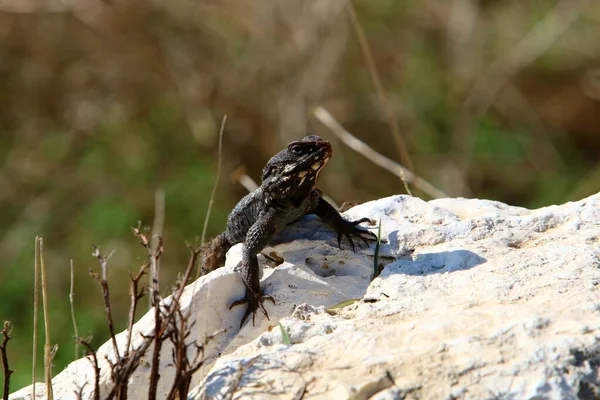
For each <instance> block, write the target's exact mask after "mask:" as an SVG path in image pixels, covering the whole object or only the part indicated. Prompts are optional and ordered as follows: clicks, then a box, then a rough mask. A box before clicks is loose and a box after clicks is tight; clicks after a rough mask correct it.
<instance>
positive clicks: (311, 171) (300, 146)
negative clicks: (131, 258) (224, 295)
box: [201, 136, 377, 327]
mask: <svg viewBox="0 0 600 400" xmlns="http://www.w3.org/2000/svg"><path fill="white" fill-rule="evenodd" d="M331 154H332V150H331V144H330V143H329V142H328V141H327V140H324V139H321V138H320V137H318V136H307V137H305V138H303V139H302V140H299V141H296V142H292V143H290V144H289V145H288V146H287V148H285V149H284V150H282V151H280V152H279V153H277V154H276V155H275V156H273V157H272V158H271V159H270V160H269V162H268V163H267V165H266V166H265V168H264V169H263V174H262V184H261V186H260V187H259V188H258V189H256V190H255V191H254V192H252V193H250V194H248V195H246V196H245V197H244V198H243V199H242V200H240V202H239V203H238V204H237V205H236V206H235V208H234V209H233V210H232V211H231V213H230V214H229V217H228V218H227V228H226V229H225V232H223V233H221V234H220V235H218V236H217V237H215V238H214V239H213V240H212V241H211V242H210V243H209V244H208V245H207V248H206V251H205V252H204V254H203V256H202V264H201V265H202V273H203V274H207V273H208V272H210V271H212V270H214V269H216V268H218V267H220V266H222V265H223V264H224V263H225V254H226V253H227V251H228V250H229V249H230V248H231V246H233V245H235V244H237V243H242V242H243V243H244V246H243V250H242V267H241V275H242V280H243V281H244V284H245V285H246V296H245V298H244V299H242V300H239V301H236V302H234V303H233V304H232V305H231V306H230V309H231V308H232V307H234V306H236V305H240V304H247V305H248V308H247V309H246V313H245V314H244V317H243V318H242V322H241V323H240V327H241V326H242V325H243V324H244V321H245V320H246V318H248V316H249V315H250V314H252V323H253V324H254V318H255V315H256V310H257V309H258V308H260V309H261V310H262V312H263V313H264V314H265V316H266V317H267V319H269V315H268V313H267V310H266V309H265V307H264V305H263V302H264V301H265V300H270V301H272V302H273V304H275V301H274V300H273V297H271V296H268V295H264V294H263V293H262V291H261V289H260V282H259V276H258V275H259V268H258V260H257V258H256V256H257V254H258V253H259V252H260V251H261V250H262V249H264V248H265V247H266V246H267V244H268V243H269V240H270V239H271V238H272V237H273V235H274V234H275V233H277V232H279V231H281V230H282V229H284V228H285V227H286V226H287V225H288V224H290V223H291V222H293V221H295V220H297V219H298V218H300V217H301V216H303V215H305V214H316V215H317V216H319V217H320V218H321V219H322V220H323V221H324V222H325V223H326V224H327V225H329V226H330V227H331V228H332V229H333V230H334V231H336V232H337V234H338V236H337V239H338V246H340V247H341V241H342V236H345V237H346V238H347V239H348V241H349V242H350V245H351V246H352V249H353V250H354V241H353V240H352V237H353V236H355V237H358V238H360V239H362V240H363V241H365V243H367V239H373V240H376V239H377V237H376V236H375V235H374V234H373V233H372V232H369V231H368V230H366V229H364V228H362V227H360V226H357V225H358V224H360V223H363V222H368V221H369V219H368V218H361V219H359V220H357V221H348V220H346V219H344V218H343V217H342V216H341V215H340V213H339V212H338V211H337V210H336V209H335V208H334V207H333V206H332V205H331V204H329V203H328V202H327V201H325V200H324V199H323V197H322V196H321V192H320V191H319V190H318V189H316V188H315V184H316V182H317V178H318V177H319V173H320V172H321V170H322V169H323V167H324V166H325V164H326V163H327V161H328V160H329V158H330V157H331Z"/></svg>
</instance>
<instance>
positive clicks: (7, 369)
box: [0, 321, 15, 399]
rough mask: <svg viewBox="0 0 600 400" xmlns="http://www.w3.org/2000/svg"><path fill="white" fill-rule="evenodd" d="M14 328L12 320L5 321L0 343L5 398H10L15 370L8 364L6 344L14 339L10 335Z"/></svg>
mask: <svg viewBox="0 0 600 400" xmlns="http://www.w3.org/2000/svg"><path fill="white" fill-rule="evenodd" d="M11 330H12V326H11V324H10V321H4V328H2V336H3V337H4V338H3V339H2V344H1V345H0V353H2V370H3V371H4V394H3V396H2V398H3V399H8V394H9V393H10V376H11V375H12V373H13V372H15V371H13V370H12V369H10V367H9V366H8V355H7V354H6V346H7V345H8V341H9V340H10V339H12V337H11V336H10V332H11Z"/></svg>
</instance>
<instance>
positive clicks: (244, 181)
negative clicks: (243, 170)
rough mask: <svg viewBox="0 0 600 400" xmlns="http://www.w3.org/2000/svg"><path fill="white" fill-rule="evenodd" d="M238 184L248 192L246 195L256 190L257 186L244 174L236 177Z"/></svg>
mask: <svg viewBox="0 0 600 400" xmlns="http://www.w3.org/2000/svg"><path fill="white" fill-rule="evenodd" d="M237 180H238V183H239V184H240V185H242V186H243V187H244V189H246V190H247V191H248V193H252V192H254V191H255V190H256V189H258V184H257V183H256V182H254V179H252V178H250V177H249V176H248V175H246V174H240V176H239V177H238V179H237Z"/></svg>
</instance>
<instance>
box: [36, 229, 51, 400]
mask: <svg viewBox="0 0 600 400" xmlns="http://www.w3.org/2000/svg"><path fill="white" fill-rule="evenodd" d="M37 244H38V247H39V250H38V251H39V256H40V267H41V269H40V270H41V278H42V304H43V308H44V332H45V336H46V343H45V344H44V375H45V378H46V390H47V393H46V395H47V396H48V400H53V399H54V393H53V391H52V357H53V354H52V352H53V351H52V349H53V346H52V343H51V340H50V315H49V310H48V279H47V276H48V275H47V271H46V262H45V260H44V239H43V238H41V237H38V240H37Z"/></svg>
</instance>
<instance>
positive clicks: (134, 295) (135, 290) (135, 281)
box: [123, 264, 148, 359]
mask: <svg viewBox="0 0 600 400" xmlns="http://www.w3.org/2000/svg"><path fill="white" fill-rule="evenodd" d="M146 268H148V264H144V265H142V266H141V267H140V270H139V271H138V273H137V275H136V276H130V279H131V285H130V287H129V294H130V295H131V301H130V304H129V320H128V322H127V343H126V345H125V352H124V355H123V358H125V359H127V358H128V357H129V351H130V347H131V337H132V336H133V324H134V322H135V311H136V310H137V305H138V303H139V301H140V300H141V299H142V297H144V290H143V289H142V290H141V291H140V290H139V283H140V279H141V278H142V276H143V275H144V273H145V272H146Z"/></svg>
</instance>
